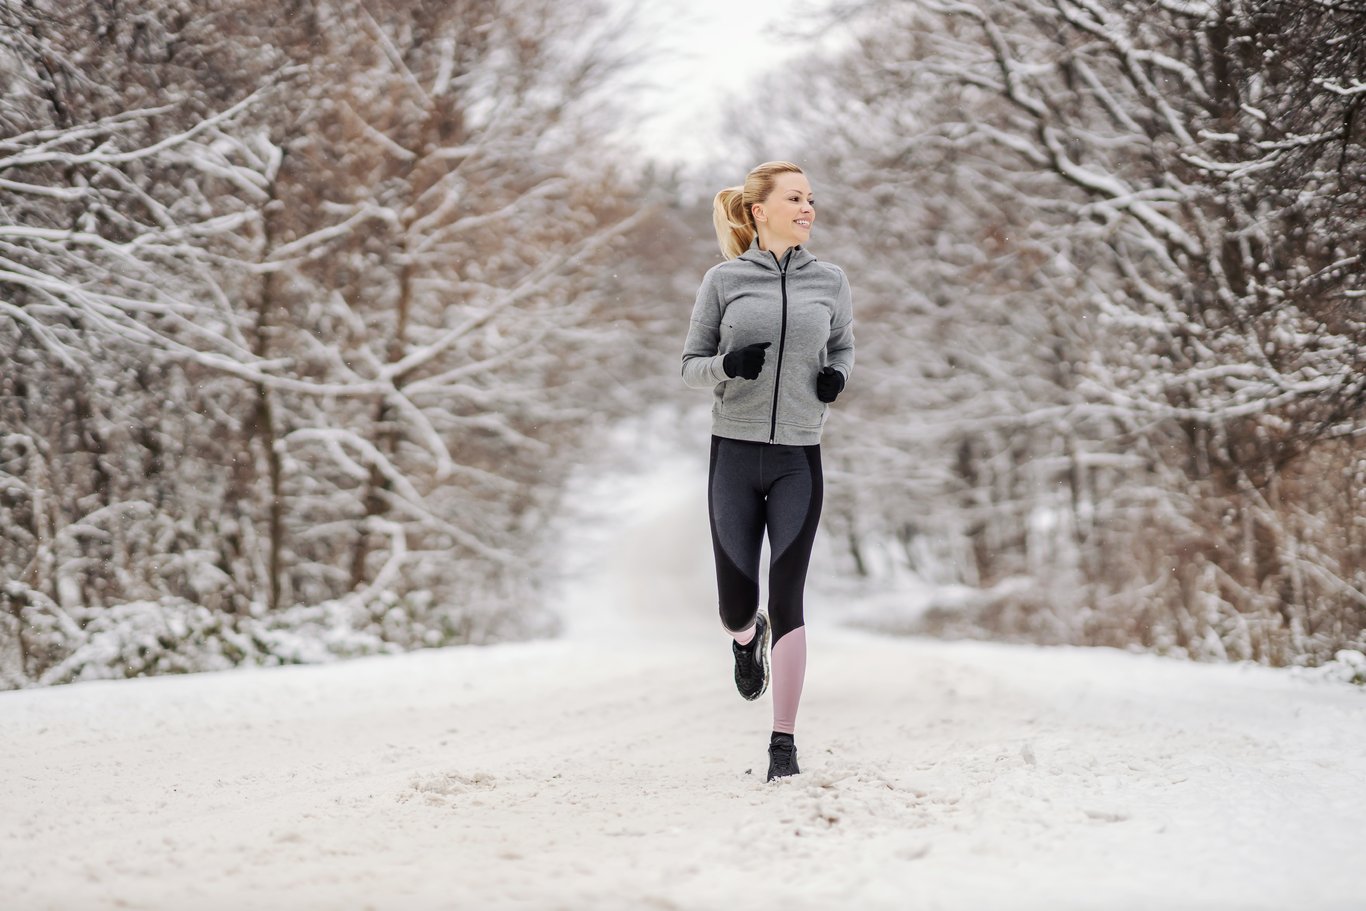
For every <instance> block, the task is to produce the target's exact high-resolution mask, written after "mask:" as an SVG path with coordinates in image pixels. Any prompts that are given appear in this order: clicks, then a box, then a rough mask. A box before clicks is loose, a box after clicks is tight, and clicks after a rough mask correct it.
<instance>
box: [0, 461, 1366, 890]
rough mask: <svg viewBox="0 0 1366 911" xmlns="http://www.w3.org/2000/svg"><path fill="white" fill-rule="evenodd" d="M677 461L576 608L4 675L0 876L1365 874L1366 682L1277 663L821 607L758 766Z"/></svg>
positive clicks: (664, 878)
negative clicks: (470, 632) (437, 641)
mask: <svg viewBox="0 0 1366 911" xmlns="http://www.w3.org/2000/svg"><path fill="white" fill-rule="evenodd" d="M661 489H662V490H663V492H662V493H660V494H659V495H657V496H654V497H653V498H649V497H646V498H644V499H643V500H642V501H641V502H640V503H637V504H636V505H637V506H640V507H641V508H637V509H634V510H633V511H632V512H633V515H634V519H633V520H632V521H630V522H623V523H622V524H619V525H618V526H617V527H616V530H615V531H614V532H613V536H612V537H611V538H610V539H606V540H599V542H598V543H606V544H608V545H609V547H608V548H607V550H606V551H605V552H604V553H605V554H606V556H602V557H601V559H599V560H598V561H597V562H595V563H593V564H592V571H591V572H589V573H587V574H585V576H584V577H583V578H582V579H581V580H580V583H579V585H578V586H577V587H576V589H575V591H574V593H573V598H572V599H571V600H570V602H569V603H568V606H567V609H568V610H570V611H571V613H572V615H573V622H571V625H570V632H569V634H568V635H567V637H566V638H565V639H563V640H560V641H555V642H541V643H531V644H521V645H506V646H497V647H491V648H481V649H473V648H471V649H451V650H445V651H428V652H421V653H416V654H411V655H405V656H401V657H387V658H377V659H362V660H357V661H352V662H348V663H345V664H336V665H330V666H322V667H294V668H284V669H275V670H245V671H237V672H231V673H221V674H202V675H196V676H193V677H181V678H161V679H147V680H132V681H122V682H110V683H83V684H77V685H73V686H68V687H61V688H57V689H52V690H47V691H27V692H10V693H0V781H2V782H3V791H0V907H3V908H5V909H7V911H30V909H61V911H87V909H103V908H110V909H112V908H149V909H194V911H212V909H227V908H232V909H241V908H251V909H263V908H291V909H292V908H300V909H363V908H384V909H404V911H409V909H428V908H431V909H438V908H443V909H446V908H450V909H453V908H460V909H465V908H469V909H484V908H527V909H539V908H565V909H578V908H584V909H590V908H591V909H616V908H622V909H626V908H630V909H642V908H684V909H692V908H697V909H710V908H719V907H724V906H729V905H731V904H732V903H740V902H743V903H744V904H745V905H746V906H748V907H757V908H785V909H804V908H898V909H902V908H906V909H936V908H943V909H970V911H988V909H1020V908H1037V909H1050V911H1057V909H1071V908H1075V909H1097V908H1104V909H1107V911H1116V909H1129V908H1132V909H1151V908H1162V909H1181V908H1206V909H1216V908H1217V909H1224V908H1228V909H1262V908H1264V909H1287V908H1307V909H1315V911H1322V909H1344V911H1346V909H1361V908H1363V907H1366V866H1364V865H1363V864H1362V863H1361V851H1360V840H1361V833H1362V826H1363V808H1366V694H1363V693H1361V692H1359V691H1357V690H1354V689H1351V688H1349V687H1347V686H1345V685H1341V684H1329V683H1324V682H1319V681H1315V680H1310V679H1303V678H1299V677H1295V676H1293V675H1291V674H1289V673H1287V672H1282V671H1273V670H1267V669H1263V668H1248V667H1216V666H1201V665H1190V664H1185V663H1181V662H1177V661H1171V660H1163V659H1158V658H1154V657H1149V656H1136V655H1126V654H1121V653H1117V652H1113V651H1107V650H1080V649H1039V648H1022V647H1011V646H1001V645H988V644H978V643H942V642H932V641H920V640H894V639H887V638H881V637H877V636H873V635H870V634H862V633H857V632H854V631H850V630H845V629H840V628H837V627H836V626H835V624H834V623H833V622H831V621H829V620H822V619H820V618H821V616H822V614H821V612H820V611H819V610H813V612H812V622H811V629H810V641H811V649H812V654H811V664H810V669H809V675H808V682H807V689H806V692H807V696H806V698H805V700H804V702H803V706H802V712H801V718H800V722H799V732H798V744H799V747H800V760H801V764H802V769H803V772H804V774H803V775H801V776H799V777H798V778H795V779H791V780H787V781H780V782H774V783H772V784H766V783H765V782H764V779H763V773H764V771H765V768H766V758H765V753H764V747H765V745H766V740H767V722H768V711H769V707H768V704H767V700H765V701H763V702H761V703H759V704H750V703H746V702H744V701H742V700H741V699H740V698H739V697H738V696H737V695H736V694H735V692H734V690H733V688H732V686H731V684H730V682H729V679H728V677H729V656H728V649H727V644H726V640H725V639H724V638H723V637H721V636H720V634H719V633H718V632H717V630H716V628H715V626H714V625H713V623H714V621H713V620H712V616H711V613H710V611H711V608H710V606H709V605H710V603H711V596H710V594H709V581H708V578H709V576H708V574H709V572H710V568H709V566H708V564H707V550H706V547H707V540H706V538H705V525H704V524H702V523H703V522H704V520H703V519H702V518H701V517H700V515H699V514H698V511H697V507H696V500H697V498H696V497H695V496H692V494H693V493H696V491H689V490H688V489H687V487H686V485H666V486H665V487H664V488H661ZM699 532H700V534H699Z"/></svg>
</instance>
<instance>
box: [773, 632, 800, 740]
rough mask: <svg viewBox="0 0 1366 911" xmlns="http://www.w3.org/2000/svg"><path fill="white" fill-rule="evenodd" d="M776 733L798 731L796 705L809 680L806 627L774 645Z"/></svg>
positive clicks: (789, 634) (774, 728)
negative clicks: (807, 673)
mask: <svg viewBox="0 0 1366 911" xmlns="http://www.w3.org/2000/svg"><path fill="white" fill-rule="evenodd" d="M771 660H772V661H773V730H775V731H782V732H783V733H785V734H792V733H795V732H796V727H797V703H799V702H801V699H802V681H803V680H804V679H805V678H806V627H805V626H799V627H797V628H796V629H794V630H793V631H792V632H790V633H788V634H787V635H786V636H784V637H783V638H781V639H779V640H778V641H777V643H776V644H775V645H774V646H773V656H772V659H771Z"/></svg>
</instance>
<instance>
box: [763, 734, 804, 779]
mask: <svg viewBox="0 0 1366 911" xmlns="http://www.w3.org/2000/svg"><path fill="white" fill-rule="evenodd" d="M801 771H802V770H801V769H799V768H797V741H796V740H795V739H793V737H792V735H791V734H782V733H779V732H778V731H774V732H773V736H772V737H771V738H770V739H769V741H768V780H769V781H772V780H773V779H775V778H786V777H787V776H789V775H798V774H800V773H801Z"/></svg>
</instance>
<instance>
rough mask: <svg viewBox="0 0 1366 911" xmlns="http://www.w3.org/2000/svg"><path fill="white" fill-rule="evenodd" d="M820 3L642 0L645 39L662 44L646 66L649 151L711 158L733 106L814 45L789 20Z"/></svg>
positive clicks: (644, 126)
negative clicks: (789, 29) (787, 28)
mask: <svg viewBox="0 0 1366 911" xmlns="http://www.w3.org/2000/svg"><path fill="white" fill-rule="evenodd" d="M813 5H815V6H819V5H820V0H806V2H800V0H686V2H681V3H680V2H678V0H641V2H640V7H641V14H640V20H641V22H642V27H643V29H644V32H645V34H644V36H643V38H644V40H646V41H647V42H648V43H649V44H650V46H651V47H652V48H653V49H655V50H654V51H653V52H652V53H651V55H650V58H649V59H650V61H651V62H650V64H649V65H648V66H647V67H646V68H644V72H643V73H642V75H643V76H644V77H645V78H646V80H647V81H648V82H649V83H650V88H649V89H648V91H646V92H645V93H643V95H642V99H641V104H642V105H643V107H644V110H643V111H642V113H641V121H640V123H639V124H638V125H637V127H638V130H639V133H638V138H639V140H640V142H641V143H642V144H643V145H644V147H645V150H646V152H648V153H650V154H653V155H655V156H656V157H658V158H660V159H662V160H664V161H675V162H688V163H690V162H695V161H697V160H699V159H700V158H702V157H704V156H705V155H706V154H707V152H708V149H709V148H710V147H711V146H712V145H713V144H714V143H715V142H716V141H717V139H718V128H719V126H720V120H721V114H722V111H723V110H724V108H725V107H726V105H727V104H729V103H730V102H731V101H733V100H734V99H736V98H742V97H744V95H745V92H746V90H747V88H748V86H749V85H750V84H752V82H753V81H754V79H755V78H756V77H758V76H759V75H761V74H762V73H764V72H766V71H768V70H771V69H774V68H776V67H779V66H781V65H783V64H784V63H786V62H789V61H791V60H793V59H794V58H795V57H796V56H797V55H798V54H800V53H801V52H802V51H804V50H809V47H808V46H807V45H809V42H808V41H805V40H803V39H798V38H794V37H792V36H790V35H788V34H785V33H784V31H783V26H784V25H785V24H790V23H791V22H792V21H793V16H794V15H797V13H795V12H794V11H797V10H802V9H809V8H810V7H812V6H813Z"/></svg>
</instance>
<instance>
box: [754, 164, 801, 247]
mask: <svg viewBox="0 0 1366 911" xmlns="http://www.w3.org/2000/svg"><path fill="white" fill-rule="evenodd" d="M754 220H755V222H757V223H758V224H759V226H760V228H761V229H762V230H763V231H764V233H765V234H766V235H767V245H768V246H770V247H791V246H795V245H796V244H804V243H806V242H807V240H808V239H810V237H811V226H812V225H813V224H815V222H816V202H815V197H814V196H812V194H811V184H809V183H807V180H806V175H805V174H798V173H796V172H794V171H789V172H787V173H785V174H779V175H778V176H777V178H776V179H775V180H774V183H773V192H772V193H770V194H768V198H767V199H765V200H764V201H763V202H761V203H755V205H754Z"/></svg>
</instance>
